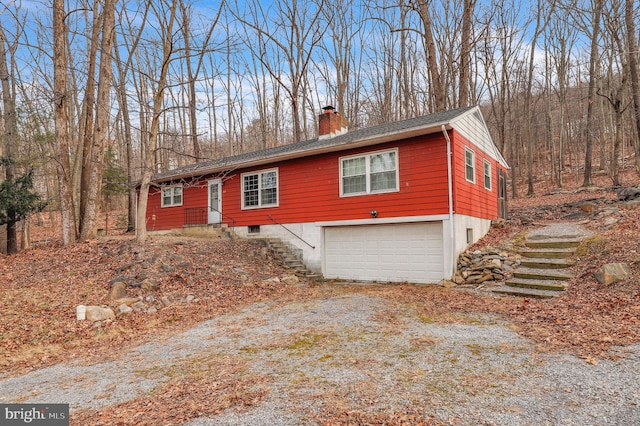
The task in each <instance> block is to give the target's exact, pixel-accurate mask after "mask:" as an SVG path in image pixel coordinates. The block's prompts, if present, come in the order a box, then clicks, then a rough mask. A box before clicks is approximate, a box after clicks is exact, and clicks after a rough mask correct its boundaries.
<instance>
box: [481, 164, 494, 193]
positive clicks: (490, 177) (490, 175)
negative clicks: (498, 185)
mask: <svg viewBox="0 0 640 426" xmlns="http://www.w3.org/2000/svg"><path fill="white" fill-rule="evenodd" d="M482 166H483V167H482V168H483V172H484V179H483V181H484V189H486V190H487V191H491V190H492V188H493V171H492V169H493V168H492V167H491V163H490V162H489V161H487V160H482ZM487 172H488V173H487ZM487 179H488V181H489V185H488V186H487Z"/></svg>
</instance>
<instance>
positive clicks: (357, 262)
mask: <svg viewBox="0 0 640 426" xmlns="http://www.w3.org/2000/svg"><path fill="white" fill-rule="evenodd" d="M324 240H325V250H324V254H325V257H324V260H325V277H327V278H342V279H352V280H364V281H381V282H384V281H393V282H403V281H408V282H414V283H433V282H438V281H440V280H441V279H442V278H443V277H444V264H443V263H444V254H443V248H442V222H433V223H407V224H391V225H363V226H338V227H327V228H325V233H324Z"/></svg>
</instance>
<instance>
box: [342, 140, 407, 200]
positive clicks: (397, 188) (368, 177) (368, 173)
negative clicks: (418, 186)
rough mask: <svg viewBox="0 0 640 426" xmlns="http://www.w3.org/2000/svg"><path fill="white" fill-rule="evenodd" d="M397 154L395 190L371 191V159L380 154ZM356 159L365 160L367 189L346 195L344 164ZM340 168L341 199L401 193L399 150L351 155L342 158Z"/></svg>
mask: <svg viewBox="0 0 640 426" xmlns="http://www.w3.org/2000/svg"><path fill="white" fill-rule="evenodd" d="M389 153H395V163H396V164H395V172H396V186H395V188H388V189H381V190H372V189H371V157H373V156H375V155H380V154H389ZM355 158H365V181H366V189H365V191H361V192H351V193H348V194H345V192H344V176H343V166H342V164H343V163H344V162H345V161H347V160H353V159H355ZM338 168H339V169H340V197H355V196H358V195H372V194H384V193H388V192H398V191H400V172H399V170H400V166H399V158H398V148H393V149H385V150H383V151H372V152H366V153H362V154H355V155H349V156H346V157H340V158H339V162H338Z"/></svg>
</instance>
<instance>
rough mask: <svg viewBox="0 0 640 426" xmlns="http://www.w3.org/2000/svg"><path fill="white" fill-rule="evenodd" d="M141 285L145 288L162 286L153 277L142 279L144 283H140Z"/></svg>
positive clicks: (154, 288)
mask: <svg viewBox="0 0 640 426" xmlns="http://www.w3.org/2000/svg"><path fill="white" fill-rule="evenodd" d="M140 287H141V288H142V289H143V290H152V291H153V290H157V289H158V288H159V287H160V284H158V282H157V281H155V280H152V279H149V278H147V279H145V280H143V281H142V283H141V284H140Z"/></svg>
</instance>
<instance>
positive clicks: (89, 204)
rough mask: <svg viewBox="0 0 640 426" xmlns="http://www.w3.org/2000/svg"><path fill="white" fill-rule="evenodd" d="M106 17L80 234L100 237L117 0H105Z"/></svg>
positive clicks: (103, 27)
mask: <svg viewBox="0 0 640 426" xmlns="http://www.w3.org/2000/svg"><path fill="white" fill-rule="evenodd" d="M102 21H103V23H102V41H101V43H100V72H99V80H98V98H97V101H98V102H97V103H96V129H95V133H94V137H93V143H92V145H91V151H90V152H91V156H90V164H91V171H90V173H89V182H88V187H87V192H86V204H85V211H84V216H83V218H82V222H81V229H80V238H81V239H83V240H88V239H94V238H96V236H97V235H96V233H97V221H98V218H99V216H100V199H101V195H102V173H103V169H104V149H105V146H106V142H107V138H108V136H109V113H110V110H111V108H110V106H111V102H110V94H111V81H112V76H113V59H112V56H111V55H112V51H113V39H114V37H115V0H105V1H104V9H103V19H102Z"/></svg>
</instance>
